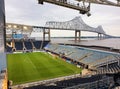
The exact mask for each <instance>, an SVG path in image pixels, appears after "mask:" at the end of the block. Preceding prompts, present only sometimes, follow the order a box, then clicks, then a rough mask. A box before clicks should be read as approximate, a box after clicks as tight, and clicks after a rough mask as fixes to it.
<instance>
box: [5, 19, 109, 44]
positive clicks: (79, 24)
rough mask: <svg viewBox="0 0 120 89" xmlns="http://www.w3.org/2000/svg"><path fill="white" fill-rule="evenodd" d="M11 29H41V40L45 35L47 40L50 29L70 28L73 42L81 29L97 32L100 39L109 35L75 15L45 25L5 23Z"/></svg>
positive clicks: (27, 30) (28, 31)
mask: <svg viewBox="0 0 120 89" xmlns="http://www.w3.org/2000/svg"><path fill="white" fill-rule="evenodd" d="M11 29H12V32H14V33H12V34H16V33H17V31H21V32H23V33H24V32H27V33H31V32H32V31H33V30H34V31H36V30H37V31H38V30H40V31H42V32H43V40H45V36H46V35H48V40H50V30H61V31H62V30H71V31H75V42H77V41H78V42H80V37H81V31H88V32H94V33H98V38H99V39H101V38H102V37H105V36H110V35H107V34H106V33H105V31H104V30H103V28H102V26H98V27H97V28H94V27H91V26H88V25H87V24H85V23H84V21H83V20H82V18H81V17H75V18H74V19H72V20H70V21H65V22H56V21H48V22H46V24H45V26H44V27H42V26H28V25H22V24H13V23H7V25H6V31H7V30H11Z"/></svg>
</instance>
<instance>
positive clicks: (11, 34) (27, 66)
mask: <svg viewBox="0 0 120 89" xmlns="http://www.w3.org/2000/svg"><path fill="white" fill-rule="evenodd" d="M80 1H83V3H85V2H84V0H78V2H80ZM95 1H96V2H95ZM95 1H92V0H91V3H97V4H105V5H106V4H107V5H109V4H110V5H113V6H120V4H119V0H118V2H117V4H116V5H115V4H114V3H112V2H111V3H110V1H106V3H105V2H104V3H103V2H102V0H100V1H99V2H98V1H97V0H95ZM38 2H39V4H43V2H44V0H38ZM45 2H48V3H52V4H56V5H60V6H63V7H67V8H72V9H76V10H80V14H87V16H90V15H91V14H90V12H89V8H90V5H88V7H87V8H85V7H84V8H81V7H79V5H78V4H77V6H76V5H75V6H74V4H71V3H68V2H67V0H62V1H61V0H60V1H57V0H54V1H53V0H45ZM4 9H5V8H4V0H1V1H0V89H119V88H120V48H115V47H111V46H109V45H108V46H106V45H105V44H104V43H105V42H103V45H101V44H100V43H99V44H95V43H94V41H93V42H92V43H89V42H88V43H87V42H83V43H82V36H81V31H85V32H86V31H87V32H93V33H96V34H97V36H95V39H97V41H99V42H102V41H105V40H106V39H107V40H108V39H110V38H113V37H114V36H111V35H109V34H107V33H106V32H105V31H104V29H103V28H104V27H102V26H101V25H99V24H98V25H99V26H97V27H92V26H89V25H87V24H86V23H85V22H84V21H83V20H82V17H80V16H77V17H74V18H71V20H69V21H47V22H46V23H45V26H33V25H26V24H22V23H20V24H18V23H7V22H5V12H4V11H5V10H4ZM51 30H60V31H62V30H67V31H74V32H75V35H74V37H73V38H74V39H72V40H71V41H66V42H63V41H56V42H54V41H52V40H53V38H54V37H51ZM38 32H40V33H41V34H42V37H41V38H40V39H38V38H37V37H31V34H33V33H38ZM63 39H65V38H63Z"/></svg>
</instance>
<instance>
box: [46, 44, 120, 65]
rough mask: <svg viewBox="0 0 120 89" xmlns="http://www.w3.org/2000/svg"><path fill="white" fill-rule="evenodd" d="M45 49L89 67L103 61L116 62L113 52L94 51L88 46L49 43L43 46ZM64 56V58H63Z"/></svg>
mask: <svg viewBox="0 0 120 89" xmlns="http://www.w3.org/2000/svg"><path fill="white" fill-rule="evenodd" d="M45 50H47V51H50V52H52V53H56V54H58V55H60V56H65V57H66V59H67V58H68V59H72V60H73V61H75V62H78V64H79V63H82V64H85V65H88V66H89V67H91V66H92V67H97V66H101V64H103V63H108V62H109V63H113V62H116V61H117V62H118V60H117V59H116V58H115V56H116V55H118V54H114V53H108V52H105V51H100V50H98V51H96V50H92V49H89V48H83V47H77V46H65V45H59V44H49V46H47V47H45ZM65 57H64V58H65Z"/></svg>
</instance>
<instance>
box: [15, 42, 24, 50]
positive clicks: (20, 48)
mask: <svg viewBox="0 0 120 89" xmlns="http://www.w3.org/2000/svg"><path fill="white" fill-rule="evenodd" d="M15 48H16V50H23V41H15Z"/></svg>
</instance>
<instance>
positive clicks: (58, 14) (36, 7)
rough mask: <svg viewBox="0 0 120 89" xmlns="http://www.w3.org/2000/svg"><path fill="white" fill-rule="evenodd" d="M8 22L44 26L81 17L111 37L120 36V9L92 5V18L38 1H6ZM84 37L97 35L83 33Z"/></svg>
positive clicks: (60, 34)
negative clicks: (52, 22) (48, 22)
mask: <svg viewBox="0 0 120 89" xmlns="http://www.w3.org/2000/svg"><path fill="white" fill-rule="evenodd" d="M5 9H6V22H9V23H18V24H26V25H36V26H44V25H45V22H46V21H68V20H71V19H73V18H75V17H76V16H81V17H82V19H83V21H84V22H85V23H86V24H88V25H89V26H92V27H97V26H98V25H102V27H103V29H104V30H105V32H106V33H107V34H109V35H114V36H120V7H113V6H104V5H96V4H92V5H91V14H92V15H91V16H90V17H87V16H86V15H81V14H79V11H77V10H72V9H68V8H64V7H61V6H56V5H53V4H48V3H45V4H44V5H40V4H38V2H37V0H5ZM51 33H52V35H53V36H64V35H66V36H74V32H73V31H52V32H51ZM82 35H83V36H85V35H96V34H95V33H89V32H82Z"/></svg>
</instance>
